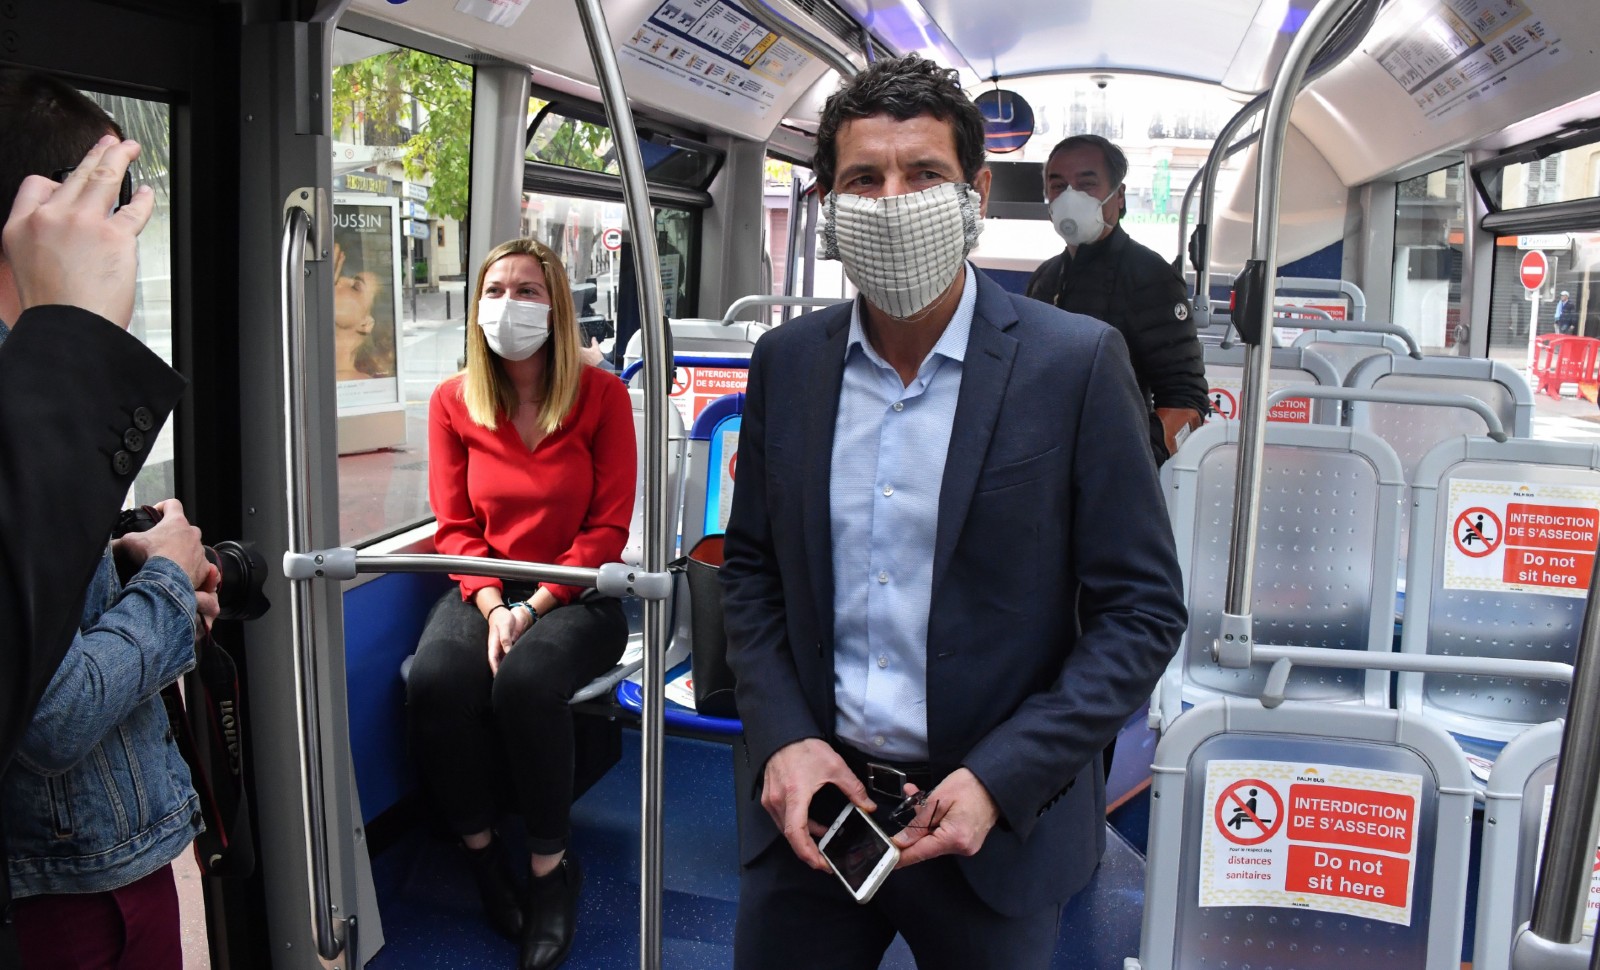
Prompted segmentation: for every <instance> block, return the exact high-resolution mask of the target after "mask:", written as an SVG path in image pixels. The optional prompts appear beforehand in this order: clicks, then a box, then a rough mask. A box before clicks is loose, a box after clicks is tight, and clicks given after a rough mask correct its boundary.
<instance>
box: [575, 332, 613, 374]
mask: <svg viewBox="0 0 1600 970" xmlns="http://www.w3.org/2000/svg"><path fill="white" fill-rule="evenodd" d="M578 359H579V360H581V361H583V362H584V363H585V364H588V365H589V366H590V367H599V366H600V362H601V361H603V360H605V359H606V355H605V353H604V352H603V351H602V350H601V349H600V341H598V340H596V339H594V338H593V337H590V338H589V342H588V343H587V344H584V345H583V346H582V347H580V348H578Z"/></svg>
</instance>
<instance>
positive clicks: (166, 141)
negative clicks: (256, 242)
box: [84, 91, 182, 505]
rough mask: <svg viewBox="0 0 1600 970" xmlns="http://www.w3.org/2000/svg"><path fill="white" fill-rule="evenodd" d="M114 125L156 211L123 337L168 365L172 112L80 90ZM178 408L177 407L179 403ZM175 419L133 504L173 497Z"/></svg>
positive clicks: (154, 447) (142, 239) (156, 444)
mask: <svg viewBox="0 0 1600 970" xmlns="http://www.w3.org/2000/svg"><path fill="white" fill-rule="evenodd" d="M84 93H85V94H87V95H88V96H89V97H90V98H93V99H94V101H95V103H96V104H98V105H100V107H102V108H104V109H105V111H106V114H109V115H110V116H111V117H112V120H114V121H116V123H117V126H118V127H120V128H121V129H122V133H123V135H125V136H126V137H128V138H131V139H133V140H134V141H136V142H138V143H139V146H140V148H141V149H142V151H141V152H140V153H139V158H138V159H137V160H136V161H135V162H134V163H133V182H134V184H135V185H148V186H150V187H151V189H153V190H154V192H155V211H154V212H153V213H152V215H151V216H150V222H149V224H147V225H146V226H145V228H144V231H143V232H141V233H140V234H139V281H138V288H137V289H136V290H135V291H134V302H133V321H132V322H131V323H130V324H129V325H128V332H129V333H131V334H133V335H134V336H135V337H138V338H139V339H140V340H141V341H143V342H144V344H145V346H147V347H149V348H150V349H151V350H152V351H154V352H155V353H156V354H157V355H158V356H160V358H161V359H162V360H164V361H166V362H167V363H168V364H170V363H172V109H171V108H170V107H169V106H167V105H165V104H162V103H160V102H157V101H141V100H139V99H138V98H124V97H119V96H116V95H110V94H100V93H98V92H95V91H85V92H84ZM179 407H182V405H181V404H180V405H179ZM176 423H177V422H176V420H175V418H169V419H168V420H167V423H166V424H165V425H163V426H162V429H161V434H160V435H159V436H158V437H157V438H156V439H155V440H154V441H153V442H151V443H150V445H149V448H150V455H149V457H148V458H146V459H145V463H144V467H143V468H142V469H141V470H140V472H139V477H138V479H137V480H136V481H135V482H134V484H133V496H132V498H133V504H135V505H152V504H154V503H156V502H159V501H161V500H162V499H167V498H171V497H173V495H174V494H176V492H177V486H178V481H177V466H176V464H175V462H174V460H173V448H172V439H173V431H172V429H173V427H174V426H175V425H176Z"/></svg>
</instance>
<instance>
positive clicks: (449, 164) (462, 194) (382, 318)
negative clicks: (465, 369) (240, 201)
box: [332, 30, 472, 543]
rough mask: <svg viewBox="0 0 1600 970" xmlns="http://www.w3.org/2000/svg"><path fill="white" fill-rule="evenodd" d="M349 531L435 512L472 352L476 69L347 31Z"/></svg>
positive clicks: (343, 436)
mask: <svg viewBox="0 0 1600 970" xmlns="http://www.w3.org/2000/svg"><path fill="white" fill-rule="evenodd" d="M333 49H334V64H335V65H336V66H335V68H334V72H333V79H332V81H333V84H332V86H333V123H334V162H333V189H334V243H335V246H336V251H335V253H334V257H333V261H334V266H333V269H334V270H335V282H334V324H335V338H334V340H335V348H334V349H335V355H336V359H335V370H336V372H337V377H336V380H337V382H338V387H337V391H338V393H337V397H338V410H339V452H340V456H339V533H340V540H341V541H342V542H346V543H360V542H364V541H369V540H371V539H375V538H377V537H379V536H383V535H388V534H391V533H393V532H396V531H398V530H400V529H403V528H406V527H408V526H410V525H413V524H415V523H416V522H418V521H421V520H423V519H425V518H427V517H428V516H429V514H430V512H429V509H428V480H427V446H428V429H427V419H428V399H429V396H430V395H431V394H432V393H433V389H434V387H435V386H437V385H438V383H439V382H440V381H441V380H443V379H444V378H446V377H448V376H450V375H451V374H453V373H455V372H456V371H457V370H458V369H459V367H460V360H461V355H462V351H463V349H464V347H465V334H466V307H465V304H464V303H463V300H462V294H463V291H464V289H465V287H466V285H467V284H466V282H465V277H466V275H467V267H466V266H465V262H466V234H465V220H466V217H467V207H468V200H469V191H468V189H469V181H470V179H469V175H470V159H471V156H472V68H471V67H470V66H469V65H466V64H461V63H457V62H455V61H450V60H446V59H444V58H441V57H435V56H433V55H431V54H425V53H422V52H420V51H415V50H410V49H407V48H404V47H397V46H395V45H393V44H387V43H384V42H381V41H377V40H373V39H372V38H369V37H363V36H361V35H359V34H353V33H350V32H348V31H343V30H341V31H338V32H337V33H336V35H335V38H334V48H333Z"/></svg>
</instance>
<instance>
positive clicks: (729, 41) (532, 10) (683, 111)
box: [351, 0, 831, 141]
mask: <svg viewBox="0 0 1600 970" xmlns="http://www.w3.org/2000/svg"><path fill="white" fill-rule="evenodd" d="M474 6H475V7H476V8H478V9H481V10H483V11H489V12H486V13H483V14H481V15H480V14H479V13H477V12H476V11H475V10H473V9H470V8H473V7H474ZM698 6H699V5H696V4H692V3H691V4H683V3H679V2H677V0H605V14H606V21H607V24H608V26H609V27H610V31H611V40H612V44H613V46H614V48H615V49H616V51H617V52H618V54H619V55H620V57H619V61H620V63H621V68H622V81H623V85H624V87H625V88H626V89H627V91H628V98H629V100H630V101H632V102H635V103H636V104H638V105H641V106H644V107H646V108H649V109H653V110H654V111H655V112H658V113H660V114H662V115H664V116H665V117H669V118H673V119H678V120H680V121H681V122H684V123H689V124H693V125H697V126H703V127H705V128H707V129H711V130H716V131H720V132H723V133H726V134H730V135H734V136H737V137H741V138H747V139H751V140H753V141H765V140H766V139H767V136H768V135H769V134H771V132H772V130H773V129H774V128H775V127H776V126H777V125H778V123H779V122H780V121H781V120H782V119H783V118H784V117H785V115H786V114H787V113H788V111H789V109H790V107H791V106H792V105H794V103H795V102H796V101H797V100H799V99H800V97H801V96H802V95H803V94H804V93H805V92H806V90H807V89H808V88H809V87H811V85H812V84H814V83H815V82H816V81H817V80H818V79H819V78H821V77H822V76H823V75H825V74H829V73H830V72H831V69H830V68H829V67H828V66H827V65H825V64H823V63H822V62H821V61H820V60H819V59H818V58H816V57H813V56H811V55H810V54H807V53H805V52H803V51H801V50H800V49H799V48H798V47H797V46H795V45H794V44H792V43H791V42H789V41H788V40H786V39H784V38H783V37H781V36H780V35H778V34H776V33H774V32H772V31H770V30H768V29H766V28H765V27H763V26H761V25H760V24H759V23H758V22H757V21H756V19H755V18H754V17H753V16H749V15H748V9H749V6H753V5H745V4H740V3H739V0H722V4H721V6H720V7H719V8H718V12H719V13H727V12H728V11H730V10H731V11H732V12H733V15H731V16H711V15H709V14H708V12H707V11H708V10H709V5H707V10H699V9H698ZM458 7H463V8H469V9H467V10H465V11H464V10H458V9H457V8H458ZM351 9H352V10H354V11H357V12H358V13H360V14H363V15H366V16H369V17H372V18H375V19H378V20H381V21H384V22H388V23H393V24H397V25H399V26H402V27H405V28H409V29H411V30H415V31H418V32H421V33H423V34H427V35H431V36H434V37H439V38H443V39H444V40H446V41H448V42H450V43H452V44H457V45H461V46H463V47H466V48H469V49H471V50H472V51H475V52H477V53H479V54H483V55H488V56H490V57H494V58H498V59H500V60H504V61H509V62H511V63H513V64H523V65H526V66H528V67H529V68H530V69H531V70H533V71H534V76H535V80H536V81H540V82H542V83H545V82H552V81H553V82H554V83H549V84H548V86H550V87H555V88H558V89H564V88H568V87H570V86H569V85H566V84H562V83H561V80H560V79H561V78H568V79H571V80H572V81H574V82H576V83H577V84H578V85H583V86H585V87H589V90H591V91H592V90H593V88H592V87H591V86H592V85H593V84H594V81H595V73H594V68H593V66H592V65H591V64H590V62H589V49H588V45H587V42H586V41H585V40H584V36H583V27H582V25H581V23H580V22H579V20H578V14H577V9H576V7H575V5H573V4H572V3H571V2H567V0H537V2H535V0H505V2H497V3H491V2H488V0H468V2H459V3H458V2H455V0H448V2H447V0H401V2H398V3H394V2H390V0H354V2H353V3H352V5H351ZM741 11H743V12H745V14H746V15H745V16H742V17H741V16H738V13H739V12H741ZM785 12H786V13H787V14H788V15H789V16H791V17H793V18H794V19H795V21H796V22H797V23H801V24H804V25H805V26H806V27H807V28H808V29H810V30H812V31H813V32H814V33H816V34H818V35H822V36H826V35H827V32H826V31H824V30H823V29H821V28H820V27H818V26H816V25H815V24H814V23H813V22H811V21H810V20H809V18H807V17H805V16H804V15H803V14H802V13H801V12H800V11H799V10H795V9H788V10H786V11H785ZM491 20H494V21H496V22H490V21H491ZM551 74H553V75H557V76H558V77H557V78H553V79H552V78H550V77H548V75H551ZM574 93H577V92H574Z"/></svg>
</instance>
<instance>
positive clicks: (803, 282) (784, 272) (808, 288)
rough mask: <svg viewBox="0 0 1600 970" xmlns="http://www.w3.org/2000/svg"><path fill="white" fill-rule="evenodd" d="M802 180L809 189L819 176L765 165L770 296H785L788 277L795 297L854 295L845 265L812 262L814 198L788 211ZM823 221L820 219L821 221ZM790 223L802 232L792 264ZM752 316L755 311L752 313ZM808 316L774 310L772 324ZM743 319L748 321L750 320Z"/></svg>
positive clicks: (771, 162)
mask: <svg viewBox="0 0 1600 970" xmlns="http://www.w3.org/2000/svg"><path fill="white" fill-rule="evenodd" d="M795 179H799V180H800V184H801V186H802V187H810V185H811V183H812V182H814V181H815V180H816V176H815V175H814V174H813V173H812V172H811V170H810V169H808V168H804V167H802V166H799V165H793V164H791V163H789V162H785V161H783V160H781V159H777V158H772V157H770V156H769V157H768V158H767V163H766V179H765V187H764V189H763V191H762V203H763V205H764V209H763V216H764V219H763V223H762V234H763V235H764V236H765V245H766V251H765V254H764V257H765V262H766V264H767V266H768V267H769V268H770V274H771V275H770V276H768V277H767V278H768V280H769V281H770V283H771V286H770V287H769V292H771V293H773V294H774V295H778V296H781V295H783V294H785V293H786V292H789V291H787V290H785V286H786V285H787V283H786V281H787V280H788V278H789V274H790V273H791V272H793V273H794V274H795V283H794V289H793V291H792V293H793V295H794V296H818V297H837V298H844V297H848V296H854V295H855V288H854V287H852V286H850V282H849V280H847V279H845V277H844V267H843V264H842V263H840V262H839V261H838V260H832V259H830V260H813V259H811V256H812V254H813V253H814V252H815V248H816V247H815V241H816V233H815V232H814V231H808V230H807V227H806V226H805V220H806V218H807V216H808V210H809V208H810V206H811V202H812V198H811V197H810V196H807V195H802V196H801V197H800V211H799V212H798V213H796V212H791V211H789V204H790V201H791V194H792V192H793V185H794V180H795ZM818 218H820V216H819V217H818ZM791 219H798V220H800V222H801V227H800V228H801V232H800V234H799V236H798V238H796V240H795V243H796V246H797V248H798V249H799V252H798V253H796V254H795V256H794V258H793V259H792V260H791V259H790V255H789V225H790V220H791ZM752 312H753V311H752ZM804 312H806V308H799V309H791V310H788V311H785V310H784V309H783V308H782V307H773V308H772V309H771V311H770V314H771V320H772V322H773V323H780V322H782V321H784V320H787V319H789V318H790V317H792V316H794V315H796V314H798V313H804ZM741 319H749V317H748V316H746V317H742V318H741Z"/></svg>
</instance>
